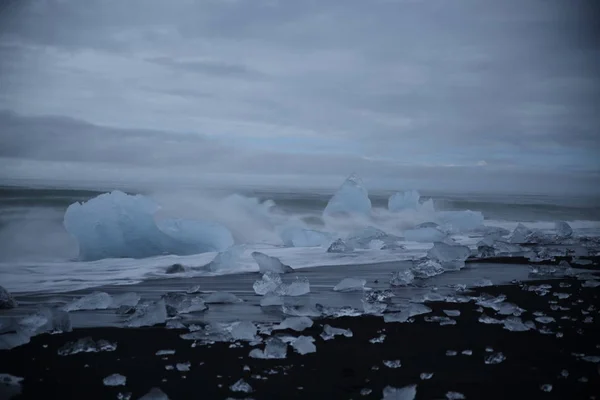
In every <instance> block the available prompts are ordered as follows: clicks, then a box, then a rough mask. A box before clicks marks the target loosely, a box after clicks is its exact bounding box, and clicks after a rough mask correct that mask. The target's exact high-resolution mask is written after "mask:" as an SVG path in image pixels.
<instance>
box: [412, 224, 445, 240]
mask: <svg viewBox="0 0 600 400" xmlns="http://www.w3.org/2000/svg"><path fill="white" fill-rule="evenodd" d="M446 237H447V235H446V234H445V233H444V232H442V231H440V230H439V229H437V228H418V229H409V230H406V231H404V239H406V240H408V241H411V242H422V243H432V242H441V241H442V240H444V239H445V238H446Z"/></svg>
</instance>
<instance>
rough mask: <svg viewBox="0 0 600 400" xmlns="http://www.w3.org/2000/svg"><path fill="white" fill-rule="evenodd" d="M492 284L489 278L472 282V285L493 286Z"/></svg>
mask: <svg viewBox="0 0 600 400" xmlns="http://www.w3.org/2000/svg"><path fill="white" fill-rule="evenodd" d="M493 285H494V284H493V283H492V281H490V280H489V279H486V278H481V279H478V280H476V281H475V282H473V286H475V287H486V286H493Z"/></svg>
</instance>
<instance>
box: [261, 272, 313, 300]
mask: <svg viewBox="0 0 600 400" xmlns="http://www.w3.org/2000/svg"><path fill="white" fill-rule="evenodd" d="M252 288H253V289H254V292H255V293H256V294H258V295H261V296H264V295H266V294H267V293H272V294H275V295H278V296H302V295H304V294H307V293H310V283H309V282H308V279H307V278H305V277H302V278H300V277H296V279H295V280H293V281H292V282H291V283H289V284H288V283H283V281H282V280H281V276H279V274H276V273H274V272H266V273H265V274H263V276H262V278H261V279H259V280H257V281H256V282H254V284H253V285H252Z"/></svg>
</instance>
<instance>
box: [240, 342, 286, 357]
mask: <svg viewBox="0 0 600 400" xmlns="http://www.w3.org/2000/svg"><path fill="white" fill-rule="evenodd" d="M287 346H288V345H287V343H285V342H284V341H282V340H281V339H279V338H278V337H271V338H269V339H267V341H266V344H265V348H264V350H261V349H253V350H252V351H250V354H249V356H250V357H252V358H263V359H283V358H285V357H286V356H287Z"/></svg>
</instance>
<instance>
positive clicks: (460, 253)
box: [427, 242, 471, 270]
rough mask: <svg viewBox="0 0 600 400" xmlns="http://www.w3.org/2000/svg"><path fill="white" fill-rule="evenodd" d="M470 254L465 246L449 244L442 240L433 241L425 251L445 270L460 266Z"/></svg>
mask: <svg viewBox="0 0 600 400" xmlns="http://www.w3.org/2000/svg"><path fill="white" fill-rule="evenodd" d="M470 254H471V251H470V250H469V248H468V247H467V246H461V245H450V244H446V243H442V242H435V243H434V244H433V247H432V248H431V249H430V250H429V251H428V252H427V255H428V256H429V258H431V259H433V260H437V261H438V262H439V263H440V264H441V265H442V267H443V268H444V269H447V270H456V269H460V268H462V267H463V266H464V261H465V260H466V259H467V258H468V257H469V255H470Z"/></svg>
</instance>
